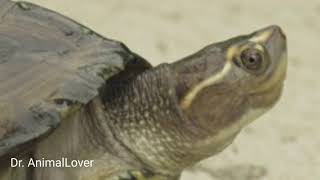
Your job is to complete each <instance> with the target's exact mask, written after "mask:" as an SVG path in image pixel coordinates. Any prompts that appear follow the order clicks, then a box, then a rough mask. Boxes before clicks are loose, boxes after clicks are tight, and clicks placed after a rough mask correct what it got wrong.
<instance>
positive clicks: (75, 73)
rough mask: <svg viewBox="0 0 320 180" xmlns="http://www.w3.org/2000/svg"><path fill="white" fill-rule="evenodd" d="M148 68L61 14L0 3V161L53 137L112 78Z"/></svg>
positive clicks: (122, 48)
mask: <svg viewBox="0 0 320 180" xmlns="http://www.w3.org/2000/svg"><path fill="white" fill-rule="evenodd" d="M147 68H150V65H149V64H148V63H147V62H146V61H145V60H143V59H142V58H140V57H138V56H137V55H135V54H133V53H131V52H130V50H129V49H127V48H126V47H125V46H124V45H122V44H121V43H119V42H116V41H113V40H110V39H106V38H103V37H102V36H100V35H98V34H96V33H94V32H93V31H91V30H90V29H88V28H86V27H84V26H82V25H80V24H78V23H76V22H74V21H72V20H70V19H68V18H66V17H64V16H62V15H59V14H57V13H55V12H52V11H50V10H47V9H44V8H42V7H39V6H36V5H33V4H31V3H25V2H23V3H22V2H20V3H14V2H11V1H9V0H0V158H1V157H2V156H4V155H8V153H9V152H10V154H11V153H16V152H17V151H21V149H22V147H28V146H27V145H28V144H29V143H30V142H33V141H34V140H37V139H38V138H39V137H42V136H43V135H45V134H48V133H49V132H51V131H52V130H53V129H54V128H56V127H57V126H58V125H59V123H60V120H61V119H62V116H61V115H62V114H63V113H65V112H70V110H71V109H74V108H75V107H81V105H84V104H86V103H88V102H89V101H90V100H91V99H92V98H94V97H95V96H97V95H98V93H99V91H98V90H99V89H100V88H101V87H102V86H104V85H105V84H106V83H105V82H106V80H107V79H108V78H110V77H111V76H113V75H115V74H117V73H119V72H124V71H127V72H130V73H131V72H135V73H138V72H142V71H144V70H145V69H147Z"/></svg>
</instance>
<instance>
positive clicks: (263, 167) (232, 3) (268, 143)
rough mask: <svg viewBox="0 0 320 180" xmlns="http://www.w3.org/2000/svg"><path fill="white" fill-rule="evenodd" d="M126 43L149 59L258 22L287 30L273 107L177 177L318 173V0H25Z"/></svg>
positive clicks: (290, 177)
mask: <svg viewBox="0 0 320 180" xmlns="http://www.w3.org/2000/svg"><path fill="white" fill-rule="evenodd" d="M32 2H36V3H38V4H41V5H43V6H45V7H48V8H50V9H54V10H56V11H58V12H60V13H62V14H65V15H67V16H69V17H72V18H73V19H75V20H77V21H79V22H81V23H83V24H85V25H87V26H89V27H91V28H92V29H94V30H95V31H97V32H98V33H100V34H102V35H104V36H106V37H109V38H113V39H118V40H121V41H123V42H124V43H125V44H127V45H128V46H129V47H130V48H131V49H132V50H133V51H135V52H137V53H139V54H141V55H142V56H144V57H145V58H147V59H148V60H150V61H151V62H152V63H153V64H154V65H157V64H159V63H162V62H172V61H174V60H177V59H179V58H182V57H184V56H186V55H188V54H191V53H193V52H195V51H196V50H198V49H200V48H201V47H203V46H205V45H207V44H209V43H212V42H215V41H219V40H224V39H226V38H230V37H232V36H236V35H239V34H243V33H249V32H251V31H254V30H256V29H258V28H261V27H264V26H267V25H270V24H278V25H280V26H281V27H282V28H283V29H284V31H285V32H286V34H287V37H288V48H289V70H288V77H287V81H286V84H285V91H284V94H283V97H282V99H281V101H280V102H279V103H278V104H277V106H276V107H275V108H274V109H273V110H272V111H270V112H269V113H267V114H266V115H264V116H263V117H262V118H260V119H259V120H257V121H255V122H254V123H252V124H251V125H250V126H249V127H247V128H245V129H244V130H243V131H242V133H241V134H240V135H239V136H238V137H237V139H236V141H235V142H234V143H233V144H232V145H231V146H230V147H229V148H227V149H226V150H225V151H224V152H223V153H221V154H219V155H217V156H215V157H212V158H210V159H207V160H205V161H203V162H201V163H200V164H199V165H197V166H195V167H192V168H190V170H188V171H186V172H185V173H184V174H183V176H182V179H183V180H194V179H201V180H302V179H303V180H319V179H320V155H319V151H320V83H319V81H320V80H319V78H320V70H319V69H320V1H319V0H304V1H298V0H281V1H280V0H264V1H253V0H242V1H239V0H228V1H218V0H199V1H195V0H176V1H172V0H161V1H150V0H136V1H133V0H87V1H84V0H32Z"/></svg>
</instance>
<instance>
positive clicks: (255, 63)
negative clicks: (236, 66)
mask: <svg viewBox="0 0 320 180" xmlns="http://www.w3.org/2000/svg"><path fill="white" fill-rule="evenodd" d="M240 60H241V63H242V64H243V66H244V67H245V68H246V69H248V70H250V71H256V70H260V69H261V67H262V65H263V55H262V52H261V51H259V50H258V49H254V48H249V49H246V50H244V51H242V53H241V55H240Z"/></svg>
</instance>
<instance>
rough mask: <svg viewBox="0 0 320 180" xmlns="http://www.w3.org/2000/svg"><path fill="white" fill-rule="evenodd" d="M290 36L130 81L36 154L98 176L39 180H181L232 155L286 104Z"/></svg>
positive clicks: (253, 41) (212, 53)
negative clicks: (234, 145)
mask: <svg viewBox="0 0 320 180" xmlns="http://www.w3.org/2000/svg"><path fill="white" fill-rule="evenodd" d="M286 63H287V59H286V42H285V36H284V34H283V32H282V31H281V29H280V28H279V27H277V26H271V27H268V28H265V29H262V30H260V31H257V32H255V33H252V34H250V35H246V36H240V37H236V38H233V39H230V40H227V41H225V42H221V43H216V44H213V45H210V46H207V47H205V48H204V49H202V50H200V51H199V52H198V53H196V54H194V55H192V56H189V57H187V58H184V59H183V60H180V61H177V62H176V63H173V64H163V65H160V66H158V67H155V68H153V69H150V70H146V71H145V72H143V73H141V74H138V75H136V76H131V77H129V78H128V79H123V78H119V77H117V76H115V77H113V78H112V79H110V80H108V82H107V86H106V87H105V88H104V89H101V90H100V95H99V96H98V97H96V98H95V99H94V100H93V101H91V102H90V103H89V104H87V105H86V106H85V107H83V108H82V109H81V110H80V111H79V112H77V113H76V115H74V116H73V117H70V118H67V120H65V121H63V122H62V125H61V127H59V128H58V129H57V130H56V131H55V132H54V133H53V134H52V135H50V136H49V137H48V138H47V139H45V140H43V141H42V142H41V143H39V144H38V146H37V147H36V150H35V153H34V156H35V157H36V158H38V159H41V158H46V159H61V157H66V158H70V159H93V160H96V161H95V164H94V167H93V168H70V169H65V168H47V169H42V168H37V169H35V170H34V172H33V173H34V174H33V177H34V178H33V179H34V180H42V179H46V180H54V179H59V180H78V179H81V180H101V179H109V180H113V179H118V178H120V179H121V176H122V175H124V174H126V173H128V171H129V172H131V173H129V176H133V177H135V178H136V179H138V180H144V179H149V180H152V179H153V180H177V179H179V175H180V174H181V172H182V171H183V169H185V168H186V167H188V166H192V165H194V164H195V163H197V162H199V161H200V160H202V159H204V158H207V157H210V156H212V155H215V154H216V153H218V152H220V151H221V150H223V149H224V148H225V147H227V146H228V145H229V144H230V143H231V142H232V140H233V139H234V138H235V137H236V135H237V134H238V133H239V132H240V131H241V129H242V128H243V127H244V126H245V125H247V124H248V123H250V122H251V121H252V120H254V119H256V118H257V117H259V116H260V115H262V114H263V113H264V112H266V111H267V110H268V109H270V108H271V107H272V106H273V105H274V104H275V103H276V102H277V100H278V99H279V97H280V95H281V91H282V87H283V81H284V78H285V74H286Z"/></svg>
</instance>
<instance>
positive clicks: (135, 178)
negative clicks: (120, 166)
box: [118, 170, 147, 180]
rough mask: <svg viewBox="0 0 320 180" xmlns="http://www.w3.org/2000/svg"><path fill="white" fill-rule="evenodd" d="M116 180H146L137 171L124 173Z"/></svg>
mask: <svg viewBox="0 0 320 180" xmlns="http://www.w3.org/2000/svg"><path fill="white" fill-rule="evenodd" d="M118 180H147V179H146V178H145V176H144V175H143V174H142V173H141V172H140V171H137V170H132V171H126V172H125V173H123V174H121V175H120V176H119V178H118Z"/></svg>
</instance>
